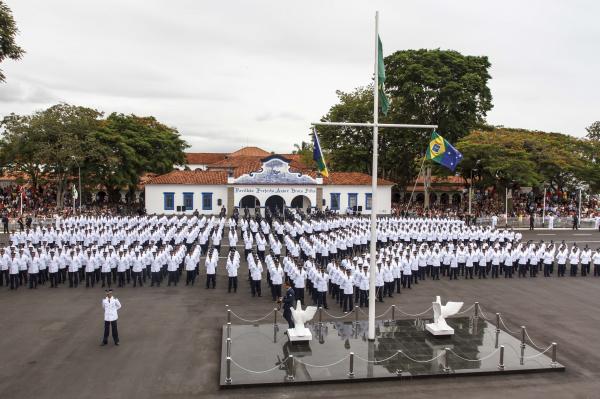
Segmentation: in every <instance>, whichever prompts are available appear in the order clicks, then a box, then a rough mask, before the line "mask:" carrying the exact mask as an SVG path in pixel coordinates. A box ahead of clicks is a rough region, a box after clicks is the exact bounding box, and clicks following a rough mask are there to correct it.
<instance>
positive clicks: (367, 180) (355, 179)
mask: <svg viewBox="0 0 600 399" xmlns="http://www.w3.org/2000/svg"><path fill="white" fill-rule="evenodd" d="M323 184H328V185H339V186H370V185H371V176H370V175H367V174H366V173H360V172H329V177H323ZM377 184H378V185H380V186H393V185H394V184H396V183H394V182H391V181H389V180H385V179H377Z"/></svg>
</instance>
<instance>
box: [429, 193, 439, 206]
mask: <svg viewBox="0 0 600 399" xmlns="http://www.w3.org/2000/svg"><path fill="white" fill-rule="evenodd" d="M437 200H438V196H437V194H436V193H431V194H429V203H430V204H435V203H436V202H437Z"/></svg>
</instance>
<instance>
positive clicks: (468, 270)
mask: <svg viewBox="0 0 600 399" xmlns="http://www.w3.org/2000/svg"><path fill="white" fill-rule="evenodd" d="M474 267H475V266H471V267H465V279H468V278H471V279H473V268H474Z"/></svg>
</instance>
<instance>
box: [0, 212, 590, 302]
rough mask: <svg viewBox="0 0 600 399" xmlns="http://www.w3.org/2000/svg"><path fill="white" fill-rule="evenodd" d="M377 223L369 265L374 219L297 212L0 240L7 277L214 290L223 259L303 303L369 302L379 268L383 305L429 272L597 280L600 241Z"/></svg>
mask: <svg viewBox="0 0 600 399" xmlns="http://www.w3.org/2000/svg"><path fill="white" fill-rule="evenodd" d="M376 231H377V242H376V248H377V249H376V252H377V255H376V259H375V270H370V269H371V267H370V257H369V245H370V219H369V218H368V217H361V216H347V215H325V214H320V213H319V214H313V215H305V214H303V213H302V212H292V211H289V210H288V211H286V213H285V214H284V215H281V216H279V215H275V216H273V215H270V214H268V215H267V216H266V217H261V216H260V215H259V214H258V213H257V214H256V216H252V217H251V216H250V214H249V212H246V214H245V216H244V217H240V216H239V215H238V214H237V213H236V214H235V215H234V216H232V217H225V216H209V217H207V216H199V215H194V216H164V215H163V216H138V217H113V216H110V217H109V216H106V217H103V216H97V217H84V216H81V217H72V218H68V219H64V220H58V221H57V222H56V224H53V225H49V226H46V227H36V228H35V229H27V230H24V231H22V232H17V233H15V234H13V235H11V237H10V241H11V245H10V246H8V247H4V248H0V285H2V286H4V285H5V286H7V287H8V288H10V289H12V290H16V289H18V288H19V287H23V288H25V287H28V288H30V289H36V288H38V287H40V286H46V287H50V288H58V287H61V286H67V287H70V288H77V287H79V286H85V287H87V288H92V287H97V286H100V287H104V288H111V287H114V286H117V287H124V286H127V285H130V286H133V287H143V286H150V287H159V286H161V285H167V286H177V285H178V284H183V282H184V279H185V285H188V286H194V285H195V284H196V280H197V279H199V278H202V280H204V284H203V285H204V286H205V288H206V289H214V288H215V287H216V286H217V276H218V270H219V268H221V267H222V268H223V269H224V270H223V272H222V273H221V275H223V274H226V276H227V288H228V292H230V293H236V292H237V291H238V288H239V281H238V277H239V276H243V278H244V279H247V280H248V286H249V292H250V295H251V296H253V297H261V296H262V295H263V288H264V289H265V290H267V292H266V295H269V296H271V298H272V300H273V301H277V300H279V299H280V298H281V297H282V285H283V283H284V282H286V281H287V282H289V283H290V284H291V286H292V287H293V288H294V291H295V293H296V298H297V299H299V300H301V301H302V302H303V303H306V302H307V301H311V302H313V303H315V304H317V305H319V306H323V307H324V308H328V300H329V301H330V302H331V301H333V302H335V303H336V304H338V305H339V306H340V307H341V308H342V310H343V311H345V312H348V311H351V310H352V308H353V306H354V305H355V304H356V305H358V306H367V304H368V293H369V280H370V275H371V273H375V285H376V295H377V300H379V301H381V302H382V301H384V299H385V298H386V297H392V296H393V295H395V294H399V293H401V292H402V290H403V289H411V288H413V287H414V286H415V285H417V284H419V282H421V281H423V280H426V279H432V280H439V279H440V278H447V279H450V280H455V279H459V278H461V279H487V278H490V279H495V278H501V277H502V278H535V277H537V276H538V275H543V276H544V277H550V276H553V275H556V276H557V277H564V276H566V275H567V274H568V275H569V276H583V277H585V276H588V275H593V276H600V249H596V250H592V249H591V248H588V247H587V246H586V247H584V248H579V247H578V246H577V245H576V244H574V245H572V246H571V247H569V246H567V245H566V244H565V243H564V242H563V243H554V242H543V241H542V242H535V243H534V242H523V241H522V236H521V234H520V233H519V232H515V231H512V230H508V229H506V230H504V229H496V228H492V227H485V226H467V225H466V224H465V223H464V222H463V221H460V220H455V219H446V218H440V219H427V218H404V217H381V218H379V219H378V223H377V229H376ZM242 249H243V251H242ZM242 257H243V258H244V259H245V262H244V267H245V270H243V271H240V267H241V265H242V262H241V260H242ZM220 259H224V260H223V261H220ZM200 276H202V277H200Z"/></svg>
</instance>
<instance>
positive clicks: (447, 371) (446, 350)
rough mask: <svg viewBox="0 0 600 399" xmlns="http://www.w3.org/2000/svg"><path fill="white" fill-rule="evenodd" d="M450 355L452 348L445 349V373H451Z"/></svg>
mask: <svg viewBox="0 0 600 399" xmlns="http://www.w3.org/2000/svg"><path fill="white" fill-rule="evenodd" d="M449 353H450V348H444V373H449V372H450V367H448V354H449Z"/></svg>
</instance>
